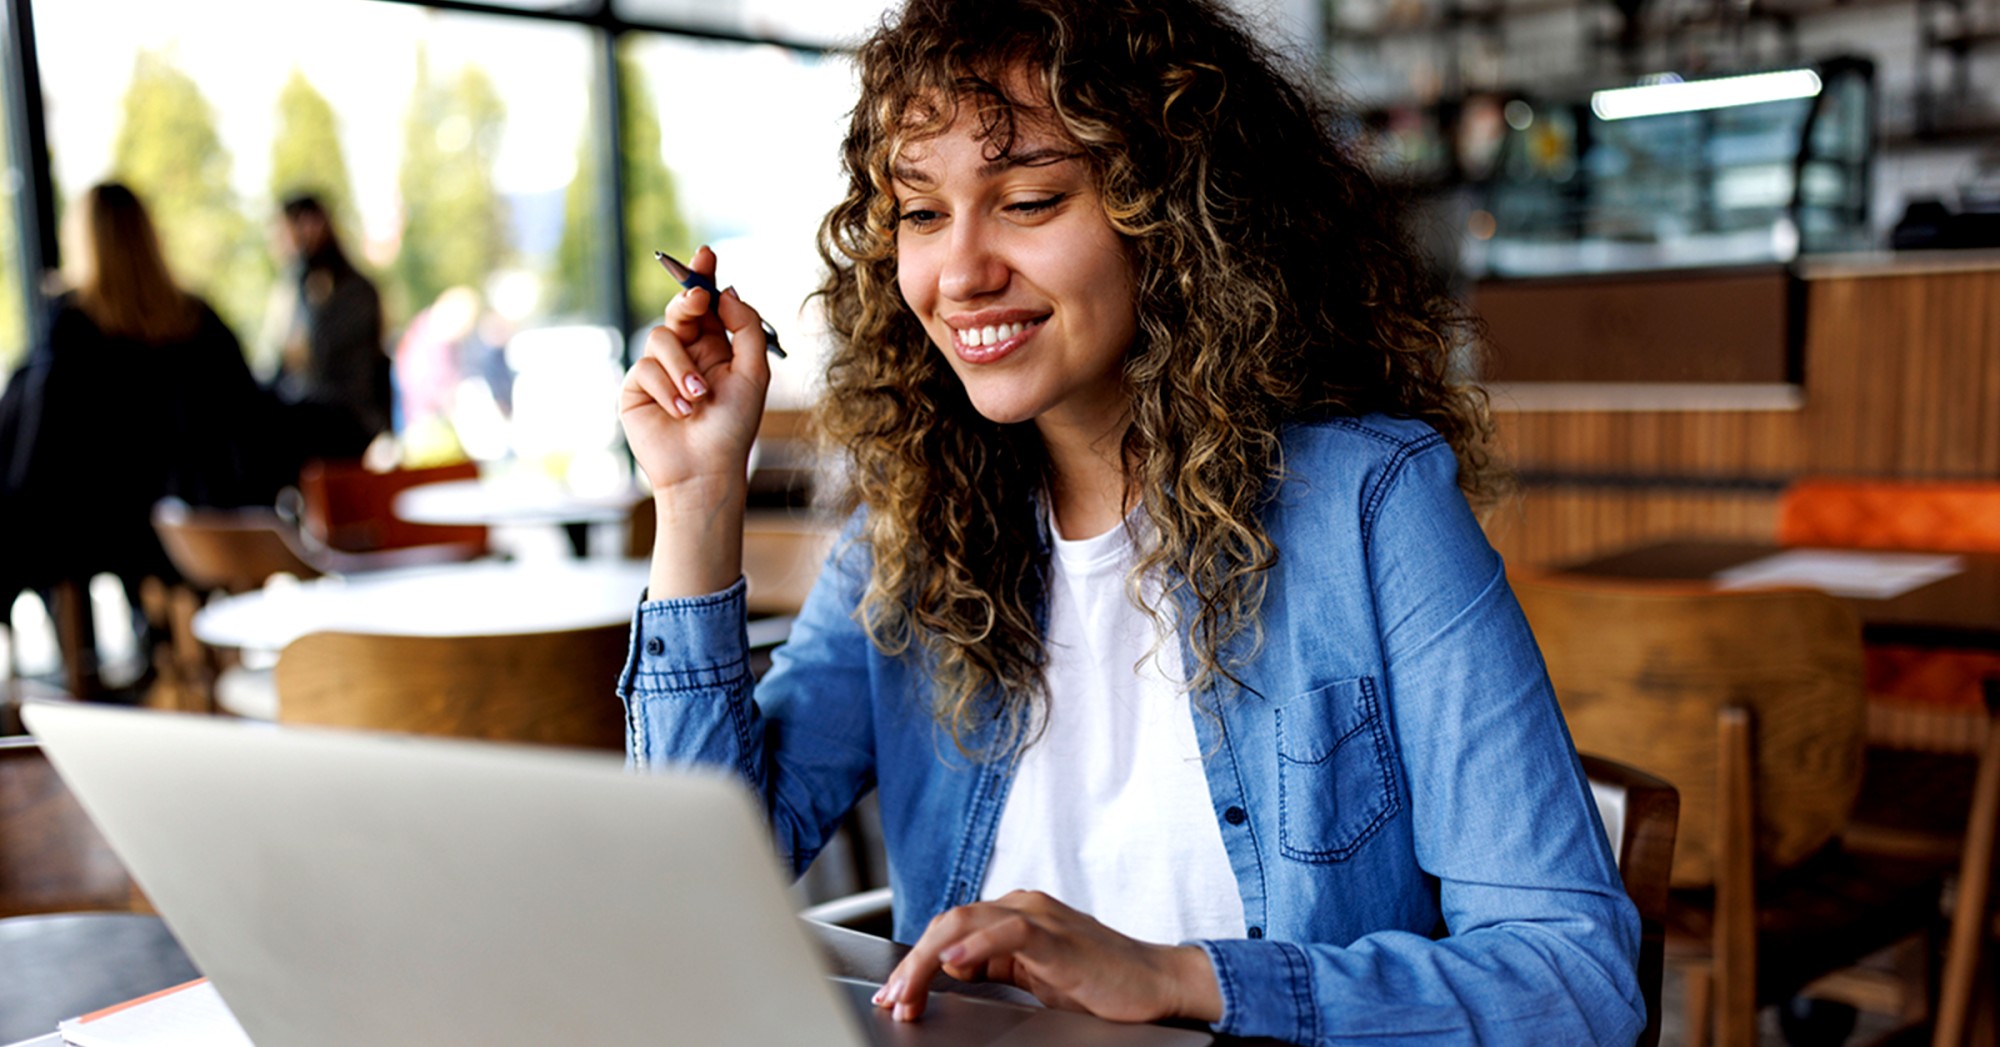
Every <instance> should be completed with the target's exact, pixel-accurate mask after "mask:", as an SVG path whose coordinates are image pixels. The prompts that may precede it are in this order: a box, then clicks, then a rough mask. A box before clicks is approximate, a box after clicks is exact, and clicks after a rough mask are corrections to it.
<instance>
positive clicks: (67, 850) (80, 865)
mask: <svg viewBox="0 0 2000 1047" xmlns="http://www.w3.org/2000/svg"><path fill="white" fill-rule="evenodd" d="M131 907H132V880H131V878H130V877H129V876H128V875H127V874H126V872H125V866H124V863H122V862H120V861H119V860H118V856H117V855H116V854H113V853H112V851H111V845H110V844H109V843H106V842H105V840H104V837H103V835H101V834H100V833H99V832H98V831H97V827H96V826H95V825H92V824H91V821H90V817H89V816H88V815H86V814H84V812H83V808H82V807H81V806H80V805H79V804H78V803H77V801H76V797H75V796H73V795H71V794H70V791H69V787H68V786H66V785H64V784H63V781H62V779H61V778H60V777H58V776H57V775H56V771H55V768H54V767H52V766H50V765H49V760H48V757H47V756H46V755H44V754H43V753H42V747H41V745H40V744H39V743H37V742H36V741H35V739H33V738H31V737H28V736H26V735H16V736H12V737H0V917H8V916H21V915H24V914H28V913H50V912H71V911H75V910H79V909H105V910H128V909H130V908H131Z"/></svg>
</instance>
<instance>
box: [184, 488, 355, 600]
mask: <svg viewBox="0 0 2000 1047" xmlns="http://www.w3.org/2000/svg"><path fill="white" fill-rule="evenodd" d="M153 530H154V531H155V532H156V533H157V534H159V536H160V544H161V545H162V546H163V547H165V548H166V550H167V558H168V559H169V560H172V561H173V564H174V569H175V570H177V571H179V572H180V573H181V577H183V578H186V579H187V580H188V582H189V584H191V585H193V586H195V587H196V588H198V589H220V590H222V591H224V592H229V593H245V592H250V591H252V590H255V589H261V588H263V587H264V582H265V581H266V580H268V579H269V578H270V577H271V576H272V575H274V574H289V575H292V576H294V577H297V578H301V579H304V578H317V577H319V575H320V570H319V568H318V567H316V566H314V565H313V564H312V563H311V562H310V561H309V560H308V559H307V557H306V554H305V552H304V551H303V550H302V549H301V548H300V547H299V545H298V542H297V534H296V532H295V531H293V529H292V526H291V524H290V523H289V522H288V521H286V520H285V518H284V517H282V516H280V515H278V513H277V511H276V510H274V509H262V508H248V509H196V508H192V507H190V506H189V505H188V504H187V503H185V502H182V501H180V500H178V499H173V498H169V499H166V500H164V501H162V502H160V503H159V504H158V505H155V506H154V507H153Z"/></svg>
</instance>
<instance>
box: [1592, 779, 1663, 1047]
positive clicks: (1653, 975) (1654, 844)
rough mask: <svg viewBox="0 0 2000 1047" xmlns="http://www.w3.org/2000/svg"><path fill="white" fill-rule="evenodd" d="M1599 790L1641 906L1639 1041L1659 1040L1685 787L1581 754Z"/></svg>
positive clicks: (1643, 1044)
mask: <svg viewBox="0 0 2000 1047" xmlns="http://www.w3.org/2000/svg"><path fill="white" fill-rule="evenodd" d="M1578 755H1579V756H1580V758H1581V759H1582V760H1583V773H1584V776H1585V777H1587V778H1588V779H1590V788H1591V791H1592V792H1594V793H1596V794H1597V801H1598V811H1599V813H1601V814H1602V815H1604V831H1605V832H1607V833H1609V834H1610V836H1611V846H1612V850H1613V852H1614V854H1615V855H1616V857H1617V859H1618V876H1619V879H1621V880H1623V881H1624V882H1625V893H1626V894H1627V895H1629V896H1631V898H1632V904H1633V905H1634V906H1636V907H1637V908H1638V910H1639V928H1640V935H1641V937H1640V943H1639V987H1640V989H1641V991H1643V992H1644V993H1645V998H1646V1028H1645V1031H1644V1032H1642V1033H1640V1034H1639V1040H1638V1043H1637V1047H1654V1045H1655V1044H1658V1043H1659V1042H1660V982H1661V980H1662V978H1663V977H1664V974H1665V968H1666V961H1665V949H1666V920H1667V893H1668V883H1669V880H1670V877H1671V873H1672V871H1673V864H1674V836H1675V834H1676V833H1677V832H1678V830H1679V827H1680V810H1681V796H1680V791H1679V790H1677V789H1675V788H1674V786H1673V784H1672V783H1670V782H1668V781H1667V780H1665V779H1663V778H1659V777H1655V776H1654V775H1650V774H1647V773H1646V772H1644V771H1642V770H1639V769H1638V768H1637V767H1633V766H1632V765H1630V764H1625V763H1620V762H1618V761H1616V760H1612V759H1607V758H1605V757H1603V756H1598V755H1596V754H1594V753H1580V754H1578Z"/></svg>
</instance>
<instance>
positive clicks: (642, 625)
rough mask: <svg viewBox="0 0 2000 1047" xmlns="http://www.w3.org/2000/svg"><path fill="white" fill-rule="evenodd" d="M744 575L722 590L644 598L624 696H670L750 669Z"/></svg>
mask: <svg viewBox="0 0 2000 1047" xmlns="http://www.w3.org/2000/svg"><path fill="white" fill-rule="evenodd" d="M745 589H746V586H745V583H744V580H743V579H741V578H738V579H737V580H736V584H734V585H732V586H730V587H729V588H727V589H724V590H722V591H721V592H718V593H710V594H708V595H707V596H689V597H681V598H677V599H670V600H648V599H646V598H645V597H644V596H643V595H642V596H641V597H640V600H639V610H638V613H637V614H635V615H633V616H632V641H631V645H630V647H629V648H628V649H627V651H626V656H625V671H624V672H623V673H622V674H620V676H619V680H618V690H619V693H620V694H621V695H624V696H626V697H632V696H635V695H644V696H653V695H669V694H673V693H675V692H681V691H694V690H701V689H704V688H711V687H719V686H725V685H728V684H730V683H733V682H735V681H736V680H738V679H740V678H741V677H742V676H743V675H744V674H745V673H747V672H748V671H749V649H750V640H749V637H748V636H747V635H746V633H745V631H744V623H745V621H746V614H745V611H744V603H743V599H744V596H743V594H744V591H745Z"/></svg>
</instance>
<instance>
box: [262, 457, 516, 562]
mask: <svg viewBox="0 0 2000 1047" xmlns="http://www.w3.org/2000/svg"><path fill="white" fill-rule="evenodd" d="M478 478H479V465H478V463H476V462H458V463H454V464H452V465H439V466H430V467H426V468H422V469H396V470H392V471H390V472H386V473H378V472H373V471H371V470H369V469H367V468H364V467H363V466H362V465H361V463H359V462H333V461H313V462H307V463H306V465H305V468H304V469H301V470H300V471H299V494H300V496H301V499H302V501H303V502H304V513H303V516H304V518H305V525H306V529H307V531H309V532H310V533H311V534H312V536H313V538H314V539H315V540H316V541H318V542H319V543H320V544H322V545H325V546H326V547H327V548H329V549H337V550H339V551H341V552H344V553H372V552H376V551H379V550H383V549H408V548H412V547H415V546H422V545H462V546H468V547H472V548H474V549H475V550H476V551H477V552H478V553H481V554H483V553H484V552H485V551H486V540H487V531H486V528H485V527H483V526H443V525H437V524H419V523H411V522H409V521H408V520H404V519H401V518H399V517H397V516H396V514H395V512H394V509H393V505H394V502H395V500H396V495H397V494H398V493H399V492H401V491H404V490H406V489H408V488H411V487H416V486H418V485H420V484H428V483H439V482H441V481H445V480H476V479H478Z"/></svg>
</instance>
